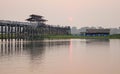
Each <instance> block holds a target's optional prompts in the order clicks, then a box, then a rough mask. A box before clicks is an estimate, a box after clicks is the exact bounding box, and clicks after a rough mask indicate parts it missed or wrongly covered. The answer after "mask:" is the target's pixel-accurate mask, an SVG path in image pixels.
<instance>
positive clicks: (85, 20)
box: [0, 0, 120, 28]
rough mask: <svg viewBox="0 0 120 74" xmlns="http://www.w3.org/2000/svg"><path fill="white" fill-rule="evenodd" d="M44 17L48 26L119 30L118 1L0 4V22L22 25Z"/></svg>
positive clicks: (6, 0)
mask: <svg viewBox="0 0 120 74" xmlns="http://www.w3.org/2000/svg"><path fill="white" fill-rule="evenodd" d="M30 14H38V15H43V16H44V17H45V18H46V19H47V20H48V22H47V23H48V24H53V25H61V26H65V25H70V26H76V27H79V28H80V27H83V26H95V27H98V26H103V27H119V26H120V0H0V20H13V21H25V19H26V18H28V16H29V15H30Z"/></svg>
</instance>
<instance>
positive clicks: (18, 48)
mask: <svg viewBox="0 0 120 74" xmlns="http://www.w3.org/2000/svg"><path fill="white" fill-rule="evenodd" d="M66 45H68V46H69V45H70V41H69V40H40V41H25V40H23V39H21V40H15V39H11V40H6V39H5V40H0V56H12V55H13V56H14V55H25V54H26V53H27V54H28V53H29V54H30V55H31V56H32V57H33V58H34V57H36V56H38V55H42V54H43V53H44V52H45V49H49V48H51V47H56V46H57V47H58V46H66Z"/></svg>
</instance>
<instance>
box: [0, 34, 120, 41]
mask: <svg viewBox="0 0 120 74" xmlns="http://www.w3.org/2000/svg"><path fill="white" fill-rule="evenodd" d="M5 38H7V37H6V36H5V35H3V39H5ZM14 38H15V36H14V35H13V36H12V38H11V39H14ZM0 39H2V36H1V35H0ZM33 39H36V40H39V39H120V34H116V35H109V36H74V35H43V36H34V37H33Z"/></svg>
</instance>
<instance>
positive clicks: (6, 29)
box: [0, 20, 70, 39]
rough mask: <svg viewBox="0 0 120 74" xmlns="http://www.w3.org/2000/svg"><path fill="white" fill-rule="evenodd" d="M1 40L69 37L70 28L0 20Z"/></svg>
mask: <svg viewBox="0 0 120 74" xmlns="http://www.w3.org/2000/svg"><path fill="white" fill-rule="evenodd" d="M0 33H1V34H0V38H1V39H39V38H44V37H45V36H47V35H69V34H70V27H69V26H65V27H60V26H52V25H47V24H45V23H42V22H17V21H5V20H0Z"/></svg>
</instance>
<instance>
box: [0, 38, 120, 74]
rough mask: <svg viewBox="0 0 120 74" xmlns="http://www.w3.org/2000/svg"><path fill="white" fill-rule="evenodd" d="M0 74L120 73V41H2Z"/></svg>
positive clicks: (0, 45) (0, 43) (0, 47)
mask: <svg viewBox="0 0 120 74" xmlns="http://www.w3.org/2000/svg"><path fill="white" fill-rule="evenodd" d="M0 74H120V40H119V39H111V40H107V39H104V40H95V39H87V40H85V39H65V40H42V41H23V40H20V41H15V40H10V41H5V40H3V41H2V40H0Z"/></svg>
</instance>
